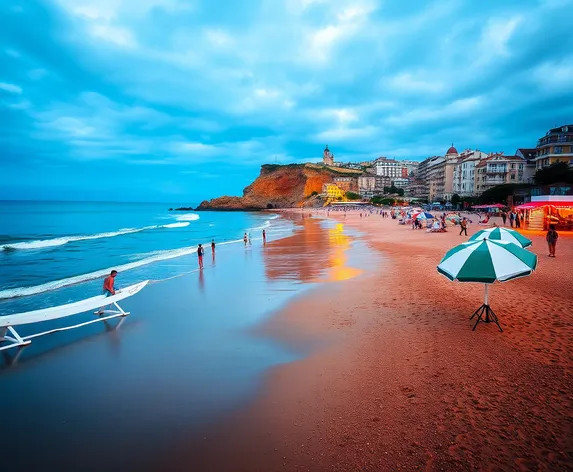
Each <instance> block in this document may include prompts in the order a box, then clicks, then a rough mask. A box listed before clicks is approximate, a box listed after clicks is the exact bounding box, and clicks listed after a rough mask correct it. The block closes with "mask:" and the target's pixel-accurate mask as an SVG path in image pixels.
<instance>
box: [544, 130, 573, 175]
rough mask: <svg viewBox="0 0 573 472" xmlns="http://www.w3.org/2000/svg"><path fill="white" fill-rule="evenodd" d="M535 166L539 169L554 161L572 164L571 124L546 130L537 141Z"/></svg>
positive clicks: (572, 134)
mask: <svg viewBox="0 0 573 472" xmlns="http://www.w3.org/2000/svg"><path fill="white" fill-rule="evenodd" d="M536 150H537V152H536V156H535V168H536V169H541V168H543V167H547V166H550V165H551V164H555V163H556V162H567V163H568V164H569V165H573V124H571V125H563V126H560V127H558V128H553V129H550V130H549V131H547V133H546V134H545V136H544V137H542V138H539V140H538V141H537V147H536Z"/></svg>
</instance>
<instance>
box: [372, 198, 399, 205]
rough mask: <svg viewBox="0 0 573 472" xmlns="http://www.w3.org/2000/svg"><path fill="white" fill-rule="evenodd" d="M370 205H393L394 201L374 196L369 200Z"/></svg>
mask: <svg viewBox="0 0 573 472" xmlns="http://www.w3.org/2000/svg"><path fill="white" fill-rule="evenodd" d="M370 203H373V204H374V205H394V199H393V198H389V197H380V196H376V197H372V198H371V199H370Z"/></svg>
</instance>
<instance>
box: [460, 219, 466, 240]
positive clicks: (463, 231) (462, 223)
mask: <svg viewBox="0 0 573 472" xmlns="http://www.w3.org/2000/svg"><path fill="white" fill-rule="evenodd" d="M460 226H461V229H460V236H461V235H462V233H464V234H465V235H466V236H467V235H468V222H467V220H466V219H465V218H463V219H462V221H460Z"/></svg>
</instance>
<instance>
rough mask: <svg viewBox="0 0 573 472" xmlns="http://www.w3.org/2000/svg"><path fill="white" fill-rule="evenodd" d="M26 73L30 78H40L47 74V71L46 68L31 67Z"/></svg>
mask: <svg viewBox="0 0 573 472" xmlns="http://www.w3.org/2000/svg"><path fill="white" fill-rule="evenodd" d="M27 75H28V77H29V78H30V79H31V80H42V79H43V78H44V77H46V75H48V71H47V70H46V69H32V70H30V71H28V74H27Z"/></svg>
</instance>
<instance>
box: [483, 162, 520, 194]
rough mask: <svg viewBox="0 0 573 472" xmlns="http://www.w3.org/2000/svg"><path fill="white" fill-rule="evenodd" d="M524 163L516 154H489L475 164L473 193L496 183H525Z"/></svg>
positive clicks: (484, 189)
mask: <svg viewBox="0 0 573 472" xmlns="http://www.w3.org/2000/svg"><path fill="white" fill-rule="evenodd" d="M525 165H526V161H525V160H524V159H523V158H521V157H518V156H505V155H504V154H503V153H495V154H490V155H489V156H488V157H486V158H485V159H482V160H481V161H480V162H479V163H478V164H477V165H476V168H475V187H474V193H475V194H477V195H479V194H481V193H483V192H485V191H486V190H489V189H490V188H492V187H495V186H496V185H502V184H520V183H525V178H524V175H525V173H524V171H525Z"/></svg>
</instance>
